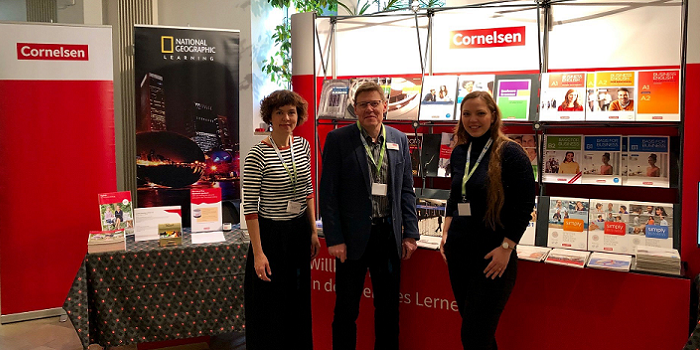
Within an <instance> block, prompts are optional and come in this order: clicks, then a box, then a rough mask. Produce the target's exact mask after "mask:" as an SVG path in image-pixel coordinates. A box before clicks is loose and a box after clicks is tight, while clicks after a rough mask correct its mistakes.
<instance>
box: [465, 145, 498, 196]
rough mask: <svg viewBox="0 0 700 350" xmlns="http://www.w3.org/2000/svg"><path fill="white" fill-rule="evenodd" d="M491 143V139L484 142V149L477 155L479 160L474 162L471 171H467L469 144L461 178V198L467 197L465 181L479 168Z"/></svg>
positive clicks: (470, 153)
mask: <svg viewBox="0 0 700 350" xmlns="http://www.w3.org/2000/svg"><path fill="white" fill-rule="evenodd" d="M492 143H493V139H489V140H488V142H486V145H484V149H483V150H481V154H480V155H479V158H477V160H476V164H474V167H473V168H472V170H471V171H469V163H471V157H472V144H469V149H467V164H465V165H464V176H462V197H463V198H464V197H466V196H467V181H469V179H470V178H471V177H472V175H474V172H475V171H476V168H478V167H479V163H481V160H482V159H484V155H485V154H486V151H488V150H489V148H490V147H491V144H492Z"/></svg>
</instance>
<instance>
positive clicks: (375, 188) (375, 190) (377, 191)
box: [372, 183, 387, 196]
mask: <svg viewBox="0 0 700 350" xmlns="http://www.w3.org/2000/svg"><path fill="white" fill-rule="evenodd" d="M386 190H387V186H386V184H377V183H373V184H372V195H373V196H386Z"/></svg>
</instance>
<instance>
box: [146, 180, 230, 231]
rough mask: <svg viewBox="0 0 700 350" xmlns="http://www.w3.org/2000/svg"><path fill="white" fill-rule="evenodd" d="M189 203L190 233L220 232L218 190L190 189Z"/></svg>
mask: <svg viewBox="0 0 700 350" xmlns="http://www.w3.org/2000/svg"><path fill="white" fill-rule="evenodd" d="M190 202H191V207H190V208H191V219H192V233H197V232H207V231H221V226H222V223H221V220H222V215H221V189H220V188H205V189H191V190H190ZM159 226H160V225H159Z"/></svg>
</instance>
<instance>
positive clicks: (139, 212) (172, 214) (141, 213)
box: [134, 205, 182, 242]
mask: <svg viewBox="0 0 700 350" xmlns="http://www.w3.org/2000/svg"><path fill="white" fill-rule="evenodd" d="M134 216H135V219H136V227H135V228H134V236H135V238H136V241H137V242H139V241H151V240H157V239H159V238H160V235H159V230H158V227H159V225H162V224H177V225H178V226H180V227H182V210H181V208H180V206H179V205H171V206H167V207H150V208H136V209H134Z"/></svg>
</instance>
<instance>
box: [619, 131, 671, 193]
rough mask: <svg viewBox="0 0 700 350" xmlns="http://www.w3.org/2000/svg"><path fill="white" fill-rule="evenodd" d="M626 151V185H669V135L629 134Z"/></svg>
mask: <svg viewBox="0 0 700 350" xmlns="http://www.w3.org/2000/svg"><path fill="white" fill-rule="evenodd" d="M626 144H627V152H626V153H625V157H624V158H625V163H624V164H623V166H624V167H625V168H626V173H623V177H622V184H623V185H625V186H647V187H664V188H668V187H669V137H668V136H629V137H628V138H627V143H626Z"/></svg>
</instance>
